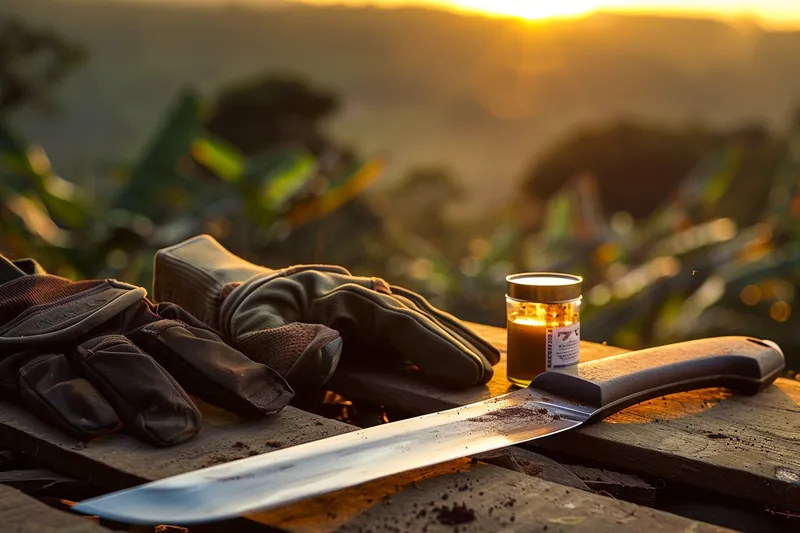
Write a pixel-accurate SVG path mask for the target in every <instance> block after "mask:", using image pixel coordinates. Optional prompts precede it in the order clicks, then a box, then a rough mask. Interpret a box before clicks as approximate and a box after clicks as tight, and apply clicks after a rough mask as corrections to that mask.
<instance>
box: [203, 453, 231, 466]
mask: <svg viewBox="0 0 800 533" xmlns="http://www.w3.org/2000/svg"><path fill="white" fill-rule="evenodd" d="M228 461H230V459H228V458H227V457H225V456H224V455H222V454H219V453H215V454H213V455H211V456H210V457H209V458H208V461H206V464H205V466H214V465H221V464H222V463H227V462H228Z"/></svg>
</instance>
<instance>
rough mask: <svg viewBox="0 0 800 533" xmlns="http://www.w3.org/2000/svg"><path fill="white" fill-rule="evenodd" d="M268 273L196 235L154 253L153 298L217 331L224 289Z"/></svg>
mask: <svg viewBox="0 0 800 533" xmlns="http://www.w3.org/2000/svg"><path fill="white" fill-rule="evenodd" d="M272 272H273V271H272V270H270V269H268V268H264V267H260V266H258V265H254V264H252V263H249V262H248V261H245V260H244V259H242V258H240V257H238V256H236V255H234V254H232V253H231V252H229V251H228V250H226V249H225V248H224V247H223V246H222V245H221V244H220V243H219V242H217V241H216V240H215V239H214V238H213V237H211V236H210V235H198V236H196V237H192V238H191V239H188V240H186V241H183V242H181V243H178V244H176V245H174V246H170V247H168V248H163V249H161V250H159V251H158V252H156V256H155V267H154V274H153V298H155V300H156V301H160V302H172V303H175V304H177V305H179V306H181V307H183V308H184V309H185V310H186V311H188V312H189V313H191V314H192V315H194V316H195V317H197V318H198V319H199V320H201V321H202V322H204V323H205V324H207V325H208V326H210V327H211V328H213V329H215V330H217V331H220V321H219V311H220V307H221V306H222V302H223V301H224V299H225V296H226V294H227V293H228V292H229V291H227V292H226V291H225V287H226V286H227V285H229V284H231V283H237V282H243V281H246V280H248V279H250V278H252V277H253V276H256V275H260V274H261V275H263V274H266V273H272Z"/></svg>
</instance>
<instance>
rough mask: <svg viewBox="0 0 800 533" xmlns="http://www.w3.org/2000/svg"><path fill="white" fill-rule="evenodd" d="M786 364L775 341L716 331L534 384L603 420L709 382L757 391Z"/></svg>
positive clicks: (580, 367) (547, 374)
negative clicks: (710, 335) (702, 337)
mask: <svg viewBox="0 0 800 533" xmlns="http://www.w3.org/2000/svg"><path fill="white" fill-rule="evenodd" d="M784 366H785V361H784V357H783V352H782V351H781V349H780V348H779V347H778V345H777V344H775V343H774V342H772V341H767V340H759V339H754V338H751V337H738V336H730V337H713V338H708V339H698V340H691V341H685V342H679V343H675V344H668V345H666V346H658V347H655V348H647V349H644V350H638V351H634V352H628V353H623V354H620V355H615V356H611V357H606V358H603V359H597V360H595V361H589V362H586V363H580V364H578V365H576V366H573V367H569V368H566V369H561V370H555V371H551V372H545V373H543V374H540V375H538V376H536V378H534V379H533V381H531V384H530V385H529V387H530V388H533V389H537V390H539V391H544V392H548V393H550V394H553V395H556V396H559V397H560V398H563V399H565V400H567V401H568V402H575V403H578V404H581V405H584V406H587V407H591V408H593V409H595V412H594V413H593V414H592V416H591V418H590V419H589V420H594V421H596V420H600V419H602V418H605V417H606V416H609V415H611V414H613V413H615V412H617V411H619V410H621V409H624V408H625V407H628V406H630V405H634V404H637V403H639V402H643V401H645V400H649V399H652V398H654V397H658V396H663V395H665V394H671V393H674V392H682V391H688V390H694V389H702V388H706V387H726V388H730V389H734V390H737V391H739V392H743V393H746V394H755V393H757V392H759V391H760V390H762V389H763V388H764V387H766V386H767V385H769V384H770V383H772V382H773V381H775V379H776V378H777V377H778V376H779V375H780V373H781V372H782V371H783V369H784Z"/></svg>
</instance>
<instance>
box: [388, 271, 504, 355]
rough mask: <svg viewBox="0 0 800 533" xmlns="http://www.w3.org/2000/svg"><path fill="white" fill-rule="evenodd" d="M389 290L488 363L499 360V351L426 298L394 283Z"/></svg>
mask: <svg viewBox="0 0 800 533" xmlns="http://www.w3.org/2000/svg"><path fill="white" fill-rule="evenodd" d="M391 290H392V294H394V295H395V297H402V298H404V299H405V300H406V304H407V305H414V306H416V307H417V308H418V309H419V310H421V311H422V312H424V313H426V314H427V315H428V316H429V317H430V318H431V319H432V320H435V321H436V322H437V323H438V324H439V326H440V327H442V328H444V329H447V330H448V331H449V332H450V334H451V335H453V336H456V337H458V338H459V339H460V340H461V341H462V342H463V343H464V344H466V345H468V346H470V347H472V348H474V350H475V351H477V352H478V353H480V354H481V355H482V356H483V357H484V358H486V361H487V362H488V363H489V365H491V366H494V365H496V364H497V363H499V362H500V351H499V350H498V349H497V348H495V347H494V346H492V345H491V344H490V343H489V342H487V341H486V340H484V339H482V338H481V337H480V336H479V335H478V334H477V333H475V332H474V331H472V330H471V329H469V328H468V327H467V326H466V324H464V323H463V322H462V321H461V320H459V319H458V318H456V317H454V316H453V315H451V314H449V313H446V312H444V311H442V310H441V309H437V308H436V307H434V306H433V305H431V303H430V302H429V301H428V300H426V299H425V298H424V297H422V296H421V295H419V294H417V293H415V292H413V291H410V290H408V289H404V288H403V287H397V286H395V285H392V286H391Z"/></svg>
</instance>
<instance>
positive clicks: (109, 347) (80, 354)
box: [74, 335, 202, 446]
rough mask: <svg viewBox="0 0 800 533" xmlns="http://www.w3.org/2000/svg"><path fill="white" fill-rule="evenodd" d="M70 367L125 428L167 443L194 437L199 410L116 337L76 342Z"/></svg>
mask: <svg viewBox="0 0 800 533" xmlns="http://www.w3.org/2000/svg"><path fill="white" fill-rule="evenodd" d="M74 364H75V367H76V369H77V370H78V371H79V372H80V373H81V374H83V375H84V376H85V377H86V378H87V379H89V380H90V381H91V382H92V383H93V384H94V386H95V387H96V388H97V389H98V390H99V391H100V392H101V393H102V394H103V396H104V397H105V398H106V399H107V400H108V403H110V404H111V405H112V406H113V407H114V409H115V410H116V412H117V414H118V415H119V417H120V419H121V420H122V422H123V424H124V425H125V428H126V429H127V431H129V432H130V433H131V434H133V435H135V436H137V437H139V438H142V439H144V440H147V441H149V442H152V443H154V444H158V445H161V446H169V445H172V444H178V443H180V442H183V441H186V440H188V439H190V438H192V437H193V436H195V435H196V434H197V433H198V432H199V431H200V428H201V426H202V416H201V414H200V410H199V409H198V408H197V406H196V405H195V404H194V402H192V400H191V399H190V398H189V396H188V395H187V394H186V392H184V390H183V389H182V388H181V387H180V385H179V384H178V383H177V382H176V381H175V380H174V379H173V378H172V377H171V376H170V375H169V374H168V373H167V371H166V370H165V369H164V368H163V367H162V366H161V365H159V364H158V363H157V362H156V361H155V360H154V359H153V358H152V357H150V356H149V355H148V354H146V353H145V352H143V351H142V350H141V349H140V348H139V347H137V346H136V345H134V344H133V343H132V342H131V341H130V340H129V339H128V338H126V337H124V336H122V335H104V336H101V337H96V338H93V339H91V340H89V341H86V342H84V343H83V344H81V345H80V346H78V347H77V348H76V350H75V354H74Z"/></svg>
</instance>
